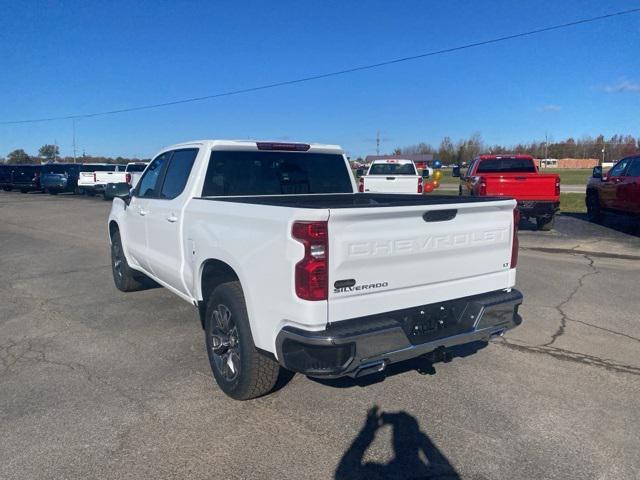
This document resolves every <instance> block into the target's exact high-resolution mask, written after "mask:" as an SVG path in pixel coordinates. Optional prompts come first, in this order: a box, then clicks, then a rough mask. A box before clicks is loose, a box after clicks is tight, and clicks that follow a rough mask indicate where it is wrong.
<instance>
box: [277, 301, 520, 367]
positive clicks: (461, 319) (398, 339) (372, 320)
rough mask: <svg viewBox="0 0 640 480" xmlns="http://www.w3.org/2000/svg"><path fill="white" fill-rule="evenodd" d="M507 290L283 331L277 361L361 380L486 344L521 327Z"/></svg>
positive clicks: (290, 365)
mask: <svg viewBox="0 0 640 480" xmlns="http://www.w3.org/2000/svg"><path fill="white" fill-rule="evenodd" d="M522 298H523V297H522V294H521V293H520V292H519V291H517V290H515V289H512V290H510V291H497V292H491V293H487V294H482V295H474V296H471V297H464V298H459V299H456V300H451V301H447V302H441V303H437V304H430V305H422V306H418V307H413V308H409V309H405V310H398V311H394V312H386V313H383V314H378V315H373V316H369V317H361V318H356V319H352V320H345V321H341V322H336V323H334V324H331V325H329V326H328V327H327V328H326V329H325V330H322V331H316V332H311V331H307V330H302V329H299V328H295V327H290V326H288V327H284V328H283V329H282V330H281V331H280V333H279V334H278V337H277V339H276V350H277V358H278V360H279V361H280V363H281V364H282V365H283V366H284V367H285V368H288V369H290V370H294V371H297V372H300V373H304V374H307V375H310V376H313V377H323V378H336V377H342V376H352V377H357V376H362V375H366V374H368V373H374V372H376V371H380V370H382V369H384V368H385V366H386V365H388V364H391V363H396V362H401V361H404V360H409V359H411V358H414V357H417V356H420V355H423V354H426V353H429V352H433V351H435V350H438V349H441V348H449V347H453V346H456V345H463V344H466V343H471V342H477V341H488V340H489V339H490V338H491V337H493V336H496V335H501V334H502V333H504V332H505V331H506V330H509V329H511V328H514V327H516V326H518V325H520V323H522V318H521V317H520V315H518V306H519V305H520V304H521V303H522Z"/></svg>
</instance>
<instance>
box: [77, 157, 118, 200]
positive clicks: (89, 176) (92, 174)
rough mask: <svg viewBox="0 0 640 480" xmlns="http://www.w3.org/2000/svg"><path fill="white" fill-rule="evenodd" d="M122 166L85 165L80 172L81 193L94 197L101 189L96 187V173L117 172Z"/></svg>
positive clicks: (104, 164) (105, 164) (79, 185)
mask: <svg viewBox="0 0 640 480" xmlns="http://www.w3.org/2000/svg"><path fill="white" fill-rule="evenodd" d="M120 167H122V166H121V165H114V164H109V163H83V164H82V165H80V171H79V172H78V189H79V190H80V192H81V193H85V194H87V195H90V196H93V195H95V194H96V193H97V192H98V191H100V187H96V172H115V171H116V169H118V168H120Z"/></svg>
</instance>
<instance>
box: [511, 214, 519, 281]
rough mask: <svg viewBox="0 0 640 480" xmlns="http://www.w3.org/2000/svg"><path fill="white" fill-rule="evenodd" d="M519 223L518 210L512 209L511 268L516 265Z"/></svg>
mask: <svg viewBox="0 0 640 480" xmlns="http://www.w3.org/2000/svg"><path fill="white" fill-rule="evenodd" d="M519 223H520V210H518V207H517V206H516V207H515V208H514V209H513V242H512V243H511V268H516V265H518V247H519V244H520V242H518V224H519Z"/></svg>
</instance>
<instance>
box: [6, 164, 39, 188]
mask: <svg viewBox="0 0 640 480" xmlns="http://www.w3.org/2000/svg"><path fill="white" fill-rule="evenodd" d="M12 167H13V168H12V169H11V184H10V187H11V188H10V189H15V190H20V191H21V192H22V193H27V192H31V191H37V190H41V189H42V187H41V184H40V175H41V166H40V165H12Z"/></svg>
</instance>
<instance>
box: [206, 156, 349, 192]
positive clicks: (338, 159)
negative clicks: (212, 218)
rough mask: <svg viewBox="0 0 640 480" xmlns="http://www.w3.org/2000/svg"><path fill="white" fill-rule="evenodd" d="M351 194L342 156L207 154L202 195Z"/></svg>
mask: <svg viewBox="0 0 640 480" xmlns="http://www.w3.org/2000/svg"><path fill="white" fill-rule="evenodd" d="M309 193H353V187H352V184H351V173H350V172H349V171H348V170H347V167H346V165H345V161H344V158H343V157H342V155H336V154H326V153H301V152H264V151H254V152H240V151H221V150H216V151H214V152H212V153H211V159H210V160H209V166H208V168H207V174H206V177H205V180H204V187H203V189H202V195H203V196H205V197H206V196H232V195H283V194H309Z"/></svg>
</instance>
